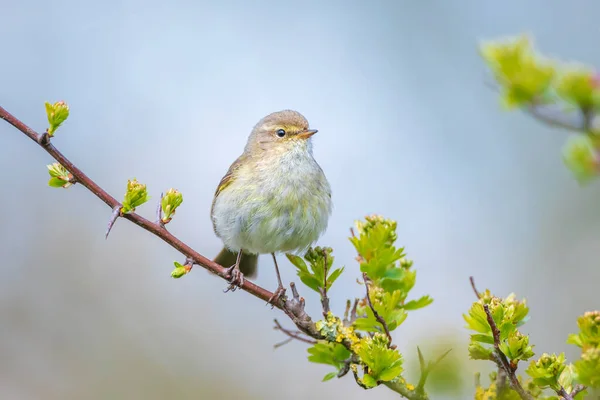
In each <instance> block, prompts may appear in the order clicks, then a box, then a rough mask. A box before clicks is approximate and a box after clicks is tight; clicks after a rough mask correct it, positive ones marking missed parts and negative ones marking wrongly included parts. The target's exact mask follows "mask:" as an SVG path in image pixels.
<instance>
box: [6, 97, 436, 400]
mask: <svg viewBox="0 0 600 400" xmlns="http://www.w3.org/2000/svg"><path fill="white" fill-rule="evenodd" d="M0 119H4V120H5V121H6V122H8V123H9V124H10V125H12V126H13V127H15V128H16V129H18V130H19V131H21V132H22V133H24V134H25V135H26V136H27V137H29V138H30V139H31V140H33V141H34V142H35V143H37V144H38V145H39V146H40V147H42V148H43V149H44V150H45V151H46V152H47V153H48V154H50V156H52V157H53V158H54V159H55V160H56V161H57V162H58V163H60V164H61V165H62V166H63V167H64V168H66V169H67V170H68V171H69V172H70V173H71V174H72V175H73V178H74V182H77V183H79V184H80V185H82V186H84V187H85V188H87V189H88V190H89V191H90V192H92V193H93V194H94V195H95V196H96V197H97V198H98V199H100V200H102V201H103V202H104V203H105V204H106V205H107V206H108V207H110V209H111V210H113V211H112V214H111V223H110V226H109V229H108V231H110V228H111V227H112V225H113V224H114V222H115V221H116V219H117V218H119V217H121V218H124V219H127V220H129V221H131V222H133V223H134V224H136V225H137V226H139V227H140V228H142V229H144V230H146V231H148V232H150V233H151V234H153V235H155V236H157V237H159V238H160V239H161V240H163V241H164V242H165V243H167V244H169V245H170V246H171V247H173V248H174V249H176V250H177V251H179V252H180V253H181V254H182V255H184V256H185V259H186V261H185V265H184V266H185V267H186V268H189V269H191V268H192V267H193V266H194V265H199V266H201V267H202V268H204V269H206V270H208V271H210V272H212V273H213V274H215V275H217V276H219V277H221V278H223V279H225V280H227V281H228V282H229V281H231V279H232V276H230V273H229V271H228V268H226V267H223V266H222V265H219V264H217V263H215V262H214V261H212V260H210V259H208V258H206V257H205V256H203V255H202V254H200V253H198V252H197V251H195V250H194V249H192V248H191V247H189V246H188V245H187V244H185V243H184V242H182V241H181V240H180V239H178V238H177V237H176V236H175V235H173V234H172V233H170V232H169V231H167V230H166V229H165V227H164V224H163V223H161V222H162V221H161V218H160V217H161V209H160V204H159V206H158V208H157V211H156V218H157V221H156V222H151V221H150V220H148V219H146V218H144V217H142V216H140V215H138V214H136V213H135V212H128V213H123V214H122V213H121V212H120V211H121V208H122V207H123V205H122V204H121V203H120V202H119V201H117V200H116V199H115V198H114V197H112V196H111V195H110V194H108V193H107V192H106V191H105V190H104V189H102V188H101V187H100V186H99V185H98V184H97V183H96V182H94V181H93V180H92V179H91V178H89V177H88V176H87V175H86V174H85V173H83V171H81V170H80V169H79V168H77V167H76V166H75V165H74V164H73V163H72V162H71V161H70V160H69V159H67V157H65V156H64V155H63V154H62V153H61V152H60V151H58V149H57V148H56V147H54V145H53V144H52V143H51V138H50V135H49V134H48V132H45V133H43V134H38V133H37V132H36V131H34V130H33V129H31V128H30V127H29V126H27V125H26V124H25V123H23V122H21V121H20V120H19V119H17V118H16V117H14V116H13V115H12V114H10V113H9V112H8V111H6V110H5V109H4V108H3V107H1V106H0ZM325 261H327V260H325ZM290 288H291V291H292V298H285V297H282V298H280V299H279V300H277V301H276V302H275V304H273V305H274V306H275V307H277V308H278V309H280V310H282V311H283V312H284V313H285V314H286V315H287V316H288V317H289V318H290V319H291V320H292V322H293V323H294V324H295V325H296V327H297V328H298V329H299V332H294V331H290V330H287V329H285V328H283V327H282V326H281V325H280V324H279V322H277V321H275V323H276V326H277V329H279V330H280V331H282V332H283V333H284V334H286V335H288V336H289V337H290V340H291V339H297V340H301V341H303V342H306V343H309V344H314V343H315V342H316V341H317V340H326V338H325V337H323V336H322V335H321V333H320V332H319V330H318V329H317V328H316V324H315V323H314V322H313V321H312V319H311V318H310V316H309V315H308V314H307V313H306V311H305V309H304V306H305V301H304V298H303V297H300V294H299V293H298V290H297V288H296V285H295V284H294V282H290ZM240 289H242V290H244V291H245V292H247V293H249V294H251V295H253V296H254V297H257V298H259V299H261V300H263V301H265V302H268V301H269V299H271V298H272V297H273V293H272V292H270V291H269V290H267V289H265V288H263V287H260V286H258V285H256V284H255V283H253V282H250V281H247V280H246V281H244V283H243V285H241V288H240ZM323 297H324V298H325V299H326V291H325V292H324V293H323ZM367 299H368V301H369V305H370V306H371V309H372V310H373V312H374V314H375V316H376V318H377V319H378V321H379V322H380V323H381V324H382V325H383V328H384V330H385V332H386V334H387V336H388V339H389V341H390V346H391V335H390V333H389V330H388V327H387V324H386V323H385V320H383V318H381V317H380V316H379V314H377V312H376V311H375V309H374V308H373V305H372V304H371V300H370V298H369V287H368V285H367ZM328 304H329V302H328V299H327V301H326V303H324V304H323V306H324V310H325V309H327V310H328V308H329V305H328ZM357 304H358V299H357V300H356V301H355V302H354V306H353V307H352V311H351V315H350V321H349V322H350V324H351V323H353V322H354V320H355V319H356V307H357ZM325 305H327V307H325ZM301 334H305V335H307V336H309V337H310V338H312V339H315V340H312V339H309V338H305V337H303V336H301ZM286 342H287V341H286ZM342 344H343V345H344V346H346V347H347V348H348V349H349V350H351V348H350V347H351V346H350V345H349V344H348V343H346V342H342ZM354 356H355V355H354ZM354 356H353V357H354ZM354 359H355V358H353V359H352V360H354ZM346 368H350V365H349V366H348V367H345V368H344V369H343V370H342V371H343V372H344V374H345V373H347V372H348V371H347V369H346ZM350 369H352V368H350ZM353 374H354V376H355V378H356V379H357V382H358V383H359V385H360V384H361V382H360V381H359V379H358V375H357V374H356V370H355V369H353ZM384 384H385V386H387V387H388V388H390V389H391V390H393V391H395V392H397V393H400V394H401V395H403V396H404V397H406V398H408V399H411V400H427V399H428V397H427V395H426V394H424V393H416V392H415V391H414V390H409V389H408V386H407V385H406V384H405V383H404V382H401V381H398V382H394V383H392V382H386V383H384ZM361 386H363V387H364V385H361Z"/></svg>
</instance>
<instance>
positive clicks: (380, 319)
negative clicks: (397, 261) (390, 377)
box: [363, 272, 392, 348]
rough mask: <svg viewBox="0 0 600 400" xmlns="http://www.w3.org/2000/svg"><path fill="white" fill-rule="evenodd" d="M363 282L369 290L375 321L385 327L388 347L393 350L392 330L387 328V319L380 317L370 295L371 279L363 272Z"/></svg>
mask: <svg viewBox="0 0 600 400" xmlns="http://www.w3.org/2000/svg"><path fill="white" fill-rule="evenodd" d="M363 280H364V281H365V288H366V289H367V303H368V304H369V307H370V308H371V311H373V315H374V316H375V319H376V320H377V321H378V322H379V323H380V324H381V326H383V330H384V332H385V335H386V336H387V338H388V347H390V348H391V347H392V335H391V334H390V330H389V328H388V326H387V323H386V322H385V319H383V317H382V316H381V315H379V313H378V312H377V311H376V310H375V307H374V306H373V303H372V302H371V294H370V293H369V285H370V283H369V282H368V280H369V277H368V276H367V274H366V273H365V272H363Z"/></svg>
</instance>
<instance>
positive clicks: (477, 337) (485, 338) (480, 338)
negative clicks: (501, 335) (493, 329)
mask: <svg viewBox="0 0 600 400" xmlns="http://www.w3.org/2000/svg"><path fill="white" fill-rule="evenodd" d="M471 340H472V341H475V342H480V343H487V344H494V336H492V335H485V334H474V335H471Z"/></svg>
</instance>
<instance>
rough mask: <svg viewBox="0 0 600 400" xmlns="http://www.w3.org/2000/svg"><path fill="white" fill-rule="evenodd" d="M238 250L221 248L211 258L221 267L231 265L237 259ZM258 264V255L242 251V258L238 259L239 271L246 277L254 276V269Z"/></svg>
mask: <svg viewBox="0 0 600 400" xmlns="http://www.w3.org/2000/svg"><path fill="white" fill-rule="evenodd" d="M237 256H238V252H233V251H229V250H227V248H225V247H224V248H223V250H221V252H220V253H219V254H217V256H216V257H215V259H214V260H213V261H214V262H216V263H217V264H220V265H222V266H223V267H225V268H227V267H231V266H232V265H234V264H235V262H236V261H237ZM257 266H258V255H257V254H248V253H242V259H241V260H240V271H241V272H242V274H244V276H245V277H246V278H255V277H256V269H257Z"/></svg>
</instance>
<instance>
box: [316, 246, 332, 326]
mask: <svg viewBox="0 0 600 400" xmlns="http://www.w3.org/2000/svg"><path fill="white" fill-rule="evenodd" d="M323 263H324V264H323V287H322V288H320V290H319V292H320V293H321V306H322V307H323V316H324V317H325V318H327V314H329V311H330V310H329V298H328V297H327V272H328V271H327V252H326V251H325V250H324V249H323Z"/></svg>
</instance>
